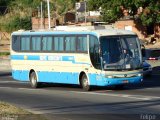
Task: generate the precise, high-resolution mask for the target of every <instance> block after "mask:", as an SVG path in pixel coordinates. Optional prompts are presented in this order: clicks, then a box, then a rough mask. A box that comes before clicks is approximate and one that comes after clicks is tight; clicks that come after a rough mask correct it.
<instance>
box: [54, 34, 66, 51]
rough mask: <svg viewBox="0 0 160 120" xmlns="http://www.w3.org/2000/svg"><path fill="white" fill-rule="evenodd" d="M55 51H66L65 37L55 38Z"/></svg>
mask: <svg viewBox="0 0 160 120" xmlns="http://www.w3.org/2000/svg"><path fill="white" fill-rule="evenodd" d="M54 50H55V51H64V37H54Z"/></svg>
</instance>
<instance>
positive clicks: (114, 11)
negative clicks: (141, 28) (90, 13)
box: [88, 0, 160, 26]
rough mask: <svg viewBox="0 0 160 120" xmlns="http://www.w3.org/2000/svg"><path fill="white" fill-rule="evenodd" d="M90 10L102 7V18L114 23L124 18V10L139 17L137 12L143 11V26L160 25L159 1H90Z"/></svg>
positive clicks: (141, 17)
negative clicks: (141, 9) (140, 9)
mask: <svg viewBox="0 0 160 120" xmlns="http://www.w3.org/2000/svg"><path fill="white" fill-rule="evenodd" d="M88 2H89V8H90V10H98V9H99V8H100V7H101V10H102V18H103V20H104V21H107V22H114V21H116V20H118V19H120V18H122V17H123V10H124V9H126V10H128V14H129V15H130V16H133V17H134V16H135V15H137V10H138V9H139V8H140V7H142V8H143V11H142V13H141V14H139V16H138V18H139V19H140V20H141V21H142V23H143V25H145V26H148V25H150V24H154V23H160V7H159V6H160V1H158V0H88Z"/></svg>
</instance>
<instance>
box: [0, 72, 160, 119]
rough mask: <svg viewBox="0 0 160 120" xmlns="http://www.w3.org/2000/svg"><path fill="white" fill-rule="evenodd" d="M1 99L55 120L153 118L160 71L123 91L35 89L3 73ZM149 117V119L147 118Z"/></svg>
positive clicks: (157, 112) (158, 113) (158, 105)
mask: <svg viewBox="0 0 160 120" xmlns="http://www.w3.org/2000/svg"><path fill="white" fill-rule="evenodd" d="M0 101H6V102H9V103H12V104H14V105H16V106H19V107H22V108H25V109H27V110H29V111H31V112H33V113H36V114H45V115H46V116H47V118H49V119H56V120H75V119H76V120H82V119H83V120H84V119H86V120H101V119H105V120H106V119H109V120H117V119H118V120H121V119H122V120H125V119H126V120H128V119H130V120H132V119H133V120H136V119H138V120H141V119H142V120H153V119H149V116H150V117H151V118H154V120H158V119H160V74H159V73H154V75H152V77H147V78H145V79H144V81H143V83H142V84H139V85H129V86H126V87H125V88H124V89H123V90H115V89H114V88H113V87H110V88H94V89H93V91H91V92H84V91H83V90H81V88H79V87H78V86H71V85H52V84H49V85H47V84H46V85H44V87H43V88H40V89H32V88H31V87H30V84H29V83H27V82H19V81H16V80H13V79H12V77H11V73H10V72H0ZM147 117H148V119H147Z"/></svg>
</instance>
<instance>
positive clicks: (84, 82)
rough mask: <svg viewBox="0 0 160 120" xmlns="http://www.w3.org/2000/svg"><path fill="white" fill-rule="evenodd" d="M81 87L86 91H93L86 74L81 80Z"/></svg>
mask: <svg viewBox="0 0 160 120" xmlns="http://www.w3.org/2000/svg"><path fill="white" fill-rule="evenodd" d="M81 86H82V89H83V90H84V91H90V90H91V86H90V85H89V81H88V78H87V76H86V74H84V75H83V76H82V78H81Z"/></svg>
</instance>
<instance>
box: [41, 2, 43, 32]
mask: <svg viewBox="0 0 160 120" xmlns="http://www.w3.org/2000/svg"><path fill="white" fill-rule="evenodd" d="M42 27H43V4H42V2H41V29H42Z"/></svg>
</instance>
